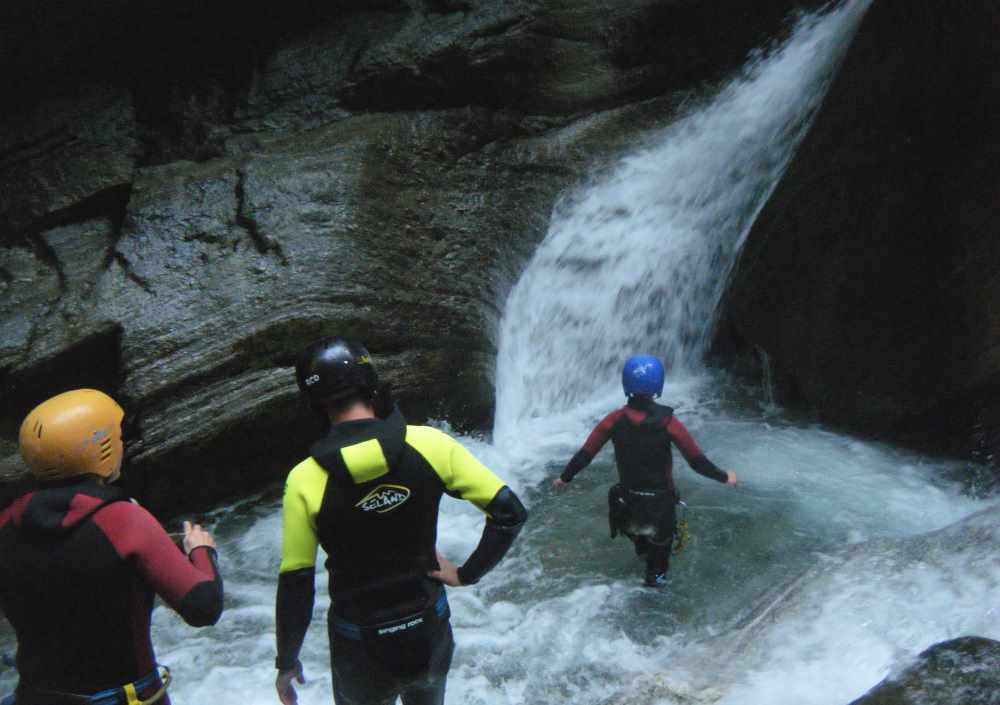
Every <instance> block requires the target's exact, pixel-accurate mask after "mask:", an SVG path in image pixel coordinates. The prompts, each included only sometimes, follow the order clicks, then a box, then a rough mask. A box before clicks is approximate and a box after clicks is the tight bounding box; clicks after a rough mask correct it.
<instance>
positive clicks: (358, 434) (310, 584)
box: [275, 338, 527, 705]
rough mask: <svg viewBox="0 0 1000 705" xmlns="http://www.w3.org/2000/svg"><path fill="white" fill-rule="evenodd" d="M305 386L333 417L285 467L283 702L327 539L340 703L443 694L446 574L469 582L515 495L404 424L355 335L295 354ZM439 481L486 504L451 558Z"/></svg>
mask: <svg viewBox="0 0 1000 705" xmlns="http://www.w3.org/2000/svg"><path fill="white" fill-rule="evenodd" d="M295 374H296V379H297V381H298V384H299V388H300V389H301V391H302V393H303V394H304V395H305V396H306V397H307V398H308V399H309V401H310V403H311V404H312V405H313V407H314V408H315V409H317V410H318V411H320V412H322V413H323V414H324V415H325V416H326V417H327V418H329V421H330V424H331V426H330V429H329V432H328V433H327V435H326V437H325V438H323V439H321V440H320V441H318V442H317V443H315V444H314V445H313V446H312V448H311V450H310V455H309V457H308V458H306V459H305V460H304V461H302V462H301V463H299V464H298V465H296V466H295V468H294V469H292V471H291V472H290V473H289V475H288V480H287V483H286V485H285V493H284V502H283V528H282V532H283V536H282V556H281V567H280V568H279V578H278V596H277V607H276V612H277V647H278V656H277V661H276V666H277V668H278V677H277V681H276V683H275V686H276V688H277V691H278V698H279V699H280V700H281V702H282V703H283V704H284V705H292V704H293V703H296V702H297V695H296V692H295V688H294V686H293V683H292V681H293V680H297V681H298V682H300V683H302V682H304V675H303V672H302V664H301V662H300V661H299V650H300V649H301V647H302V642H303V640H304V638H305V634H306V630H307V628H308V626H309V622H310V618H311V616H312V611H313V599H314V582H315V562H316V550H317V546H318V545H321V546H322V547H323V549H324V550H325V551H326V553H327V555H328V556H329V559H328V560H327V564H326V567H327V570H328V571H329V573H330V596H331V598H332V603H333V604H332V605H331V608H330V611H329V614H328V625H327V628H328V634H329V640H330V651H331V670H332V675H333V699H334V702H336V703H338V705H370V704H378V705H382V704H385V705H390V704H391V703H394V702H395V701H396V698H397V697H400V698H401V699H402V701H403V704H404V705H440V704H441V703H443V702H444V690H445V681H446V679H447V674H448V669H449V668H450V666H451V657H452V652H453V650H454V641H453V640H452V632H451V626H450V623H449V620H448V618H449V608H448V598H447V595H446V592H445V589H444V586H445V585H449V586H452V587H459V586H462V585H472V584H474V583H475V582H477V581H478V580H479V579H480V578H482V577H483V575H485V574H486V573H487V571H489V570H490V569H492V568H493V567H494V566H495V565H496V564H497V563H498V562H499V561H500V559H501V558H503V556H504V554H506V553H507V550H508V549H509V548H510V546H511V544H512V543H513V541H514V538H515V537H516V536H517V534H518V532H519V531H520V530H521V526H522V525H523V524H524V522H525V520H526V519H527V512H526V511H525V509H524V507H523V506H522V504H521V502H520V500H519V499H518V498H517V496H516V495H515V494H514V492H512V491H511V489H510V488H509V487H507V486H506V485H505V484H504V483H503V482H502V481H501V480H500V479H498V478H497V477H496V475H494V474H493V473H492V472H490V471H489V470H488V469H487V468H486V467H485V466H483V465H482V464H481V463H480V462H479V461H478V460H476V458H475V457H473V455H472V454H471V453H470V452H469V451H468V450H466V449H465V448H464V447H463V446H462V445H461V444H460V443H458V442H457V441H455V440H454V439H453V438H451V437H450V436H448V435H447V434H445V433H442V432H441V431H438V430H436V429H434V428H430V427H428V426H410V425H407V423H406V420H405V419H404V418H403V415H402V414H401V413H400V411H399V409H398V408H397V407H396V406H395V404H393V403H392V401H391V398H390V395H389V392H388V389H387V387H385V386H384V385H380V384H379V381H378V376H377V375H376V373H375V368H374V367H373V366H372V362H371V357H370V355H369V354H368V351H367V350H365V348H364V347H363V346H361V345H360V344H358V343H356V342H352V341H348V340H344V339H343V338H332V339H331V338H324V339H322V340H319V341H317V342H315V343H313V344H312V345H310V346H309V347H308V348H306V350H305V351H303V353H302V354H301V355H300V357H299V360H298V363H297V364H296V367H295ZM445 493H448V494H450V495H452V496H455V497H460V498H462V499H465V500H467V501H469V502H472V503H473V504H475V505H476V506H477V507H479V508H480V509H481V510H482V511H483V512H485V513H486V526H485V528H484V529H483V534H482V538H481V539H480V541H479V545H478V546H477V547H476V549H475V551H473V553H472V555H471V556H469V558H468V559H467V560H466V561H465V563H464V564H463V565H462V566H461V567H457V566H455V565H454V564H453V563H451V562H449V561H448V560H446V559H445V558H444V557H443V556H441V555H440V554H438V553H437V551H436V549H435V544H436V540H437V518H438V503H439V502H440V500H441V496H442V495H443V494H445Z"/></svg>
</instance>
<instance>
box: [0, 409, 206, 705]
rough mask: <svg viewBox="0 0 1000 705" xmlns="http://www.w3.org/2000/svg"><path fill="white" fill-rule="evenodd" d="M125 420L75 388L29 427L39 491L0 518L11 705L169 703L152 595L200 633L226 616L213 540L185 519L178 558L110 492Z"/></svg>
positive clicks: (27, 422) (27, 446)
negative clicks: (14, 677) (12, 652)
mask: <svg viewBox="0 0 1000 705" xmlns="http://www.w3.org/2000/svg"><path fill="white" fill-rule="evenodd" d="M124 416H125V413H124V411H123V410H122V408H121V407H120V406H119V405H118V404H117V403H116V402H115V400H114V399H112V398H111V397H109V396H108V395H107V394H104V393H103V392H100V391H97V390H95V389H76V390H73V391H69V392H65V393H63V394H59V395H57V396H55V397H52V398H51V399H49V400H47V401H45V402H43V403H41V404H39V405H38V406H37V407H35V408H34V409H33V410H32V411H31V412H30V413H29V414H28V415H27V417H26V418H25V419H24V422H23V423H22V425H21V431H20V437H19V445H20V450H21V456H22V458H23V459H24V462H25V464H26V465H27V466H28V469H29V470H30V471H31V474H32V476H33V478H34V481H35V482H34V484H35V486H34V488H33V489H31V490H30V491H29V492H27V493H25V494H24V495H22V496H21V497H19V498H18V499H16V500H14V502H13V503H11V504H10V505H9V506H8V507H7V508H5V509H3V510H2V511H0V609H2V611H3V613H4V614H5V615H6V616H7V619H8V620H9V621H10V623H11V624H12V625H13V627H14V631H15V633H16V635H17V660H16V662H17V670H18V675H19V682H18V686H17V689H16V691H15V692H14V694H13V695H12V696H8V698H6V699H4V700H3V701H2V702H3V705H8V703H16V705H69V704H70V703H74V704H79V703H93V704H94V705H138V704H143V705H147V704H150V703H161V704H164V705H165V704H167V703H169V698H168V697H167V695H166V687H167V685H168V684H169V671H168V670H167V669H165V668H163V667H160V666H158V665H157V663H156V657H155V655H154V652H153V646H152V643H151V640H150V629H149V626H150V614H151V612H152V609H153V598H154V596H155V595H159V596H160V597H161V598H163V600H164V601H165V602H166V603H167V604H168V605H170V607H171V608H173V609H174V610H176V611H177V612H178V613H179V614H180V615H181V617H182V618H183V619H184V620H185V621H186V622H187V623H188V624H191V625H193V626H206V625H211V624H214V623H215V622H217V621H218V619H219V616H220V615H221V613H222V594H223V592H222V578H221V576H220V573H219V569H218V566H217V556H216V549H215V541H214V540H213V538H212V536H211V535H210V534H209V533H208V532H207V531H205V530H203V529H202V528H201V527H200V526H198V525H194V526H192V525H191V523H190V522H184V541H183V544H184V552H181V550H179V549H178V547H177V546H176V545H175V544H174V542H173V540H172V539H171V538H170V536H169V535H168V534H167V532H166V531H164V529H163V527H162V526H161V525H160V523H159V522H158V521H157V520H156V519H155V518H154V517H153V516H152V515H151V514H150V513H149V512H148V511H146V510H145V509H143V508H142V507H141V506H139V504H137V503H136V502H135V500H131V499H130V498H129V497H128V495H126V494H125V493H124V492H123V491H122V490H121V489H119V488H117V487H114V486H112V485H111V484H110V483H111V482H113V481H114V480H116V479H117V478H118V477H119V475H120V473H121V464H122V456H123V453H124V444H123V442H122V420H123V418H124ZM185 554H186V555H185Z"/></svg>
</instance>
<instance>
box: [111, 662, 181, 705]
mask: <svg viewBox="0 0 1000 705" xmlns="http://www.w3.org/2000/svg"><path fill="white" fill-rule="evenodd" d="M157 670H158V671H159V672H160V682H161V683H163V685H161V686H160V689H159V690H158V691H156V692H155V693H153V695H152V696H151V697H150V698H149V699H148V700H140V699H139V693H138V692H136V689H135V683H128V684H126V685H123V686H122V690H124V691H125V702H126V703H127V705H153V703H155V702H158V701H160V700H162V699H163V696H164V695H166V694H167V688H169V687H170V680H171V678H170V669H169V668H167V667H166V666H157Z"/></svg>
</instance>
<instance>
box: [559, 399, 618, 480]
mask: <svg viewBox="0 0 1000 705" xmlns="http://www.w3.org/2000/svg"><path fill="white" fill-rule="evenodd" d="M621 413H622V412H621V410H618V411H614V412H612V413H610V414H608V415H607V416H605V417H604V418H603V419H602V420H601V422H600V423H599V424H597V426H595V427H594V430H593V431H591V432H590V435H589V436H587V440H586V441H585V442H584V444H583V447H582V448H580V450H578V451H577V452H576V454H575V455H574V456H573V457H572V458H570V461H569V462H568V463H566V467H565V468H563V471H562V473H561V474H560V475H559V477H558V478H557V479H556V480H554V481H553V482H552V486H553V487H555V488H556V489H557V490H558V489H561V488H562V487H563V486H565V485H566V484H568V483H569V482H572V480H573V478H574V477H576V476H577V474H579V472H580V471H581V470H583V469H584V468H585V467H587V466H588V465H590V462H591V461H592V460H593V459H594V456H595V455H597V454H598V453H599V452H600V450H601V448H603V447H604V444H605V443H607V442H608V439H609V438H611V429H612V428H614V426H615V423H617V421H618V417H619V416H621Z"/></svg>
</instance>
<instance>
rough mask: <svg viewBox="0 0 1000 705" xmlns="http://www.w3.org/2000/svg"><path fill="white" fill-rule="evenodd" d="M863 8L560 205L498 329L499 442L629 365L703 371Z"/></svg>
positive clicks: (768, 61)
mask: <svg viewBox="0 0 1000 705" xmlns="http://www.w3.org/2000/svg"><path fill="white" fill-rule="evenodd" d="M868 4H869V3H868V0H850V1H849V2H847V3H845V4H844V5H842V6H841V7H840V8H839V9H837V10H836V11H833V12H830V13H828V14H824V15H815V16H808V17H805V18H803V19H801V20H800V21H799V23H798V26H797V27H796V28H795V30H794V32H793V33H792V37H791V39H790V40H789V41H787V42H786V43H785V44H784V45H782V46H780V47H777V48H774V49H773V50H771V51H769V52H760V53H759V54H758V55H756V56H754V57H753V58H752V60H751V61H750V63H749V64H748V65H747V67H746V68H745V69H744V70H743V72H741V74H740V75H739V76H737V77H736V78H735V79H733V80H732V81H730V82H729V83H728V84H727V85H725V86H723V87H722V88H721V89H720V90H719V91H718V92H717V94H715V95H714V97H712V98H710V99H708V100H706V101H704V102H703V103H702V104H701V105H699V106H697V107H695V108H689V109H688V112H687V113H686V114H685V115H684V116H683V117H681V118H680V119H678V120H676V121H675V122H674V123H673V124H671V125H670V126H669V127H667V128H665V129H664V130H663V132H662V134H660V135H659V136H658V138H656V139H655V140H653V146H650V147H647V148H645V149H642V150H641V151H638V152H637V153H635V154H632V155H630V156H628V157H625V158H624V159H622V161H621V163H620V165H619V166H618V167H617V169H616V170H615V171H614V173H612V174H611V175H610V176H609V177H607V178H605V179H603V180H601V181H600V182H599V183H594V184H591V185H589V186H588V187H585V188H582V189H581V190H579V191H578V192H576V193H574V194H572V195H570V196H568V197H566V198H565V199H563V200H562V201H561V202H560V203H559V204H558V205H557V207H556V208H555V209H554V213H553V215H552V220H551V224H550V227H549V232H548V234H547V236H546V238H545V239H544V241H543V242H542V244H541V245H540V246H539V248H538V250H537V252H536V253H535V255H534V256H533V258H532V259H531V261H530V262H529V263H528V265H527V268H526V269H525V271H524V273H523V275H522V276H521V278H520V280H519V281H518V282H517V284H516V285H515V287H514V288H513V290H512V291H511V294H510V297H509V299H508V301H507V306H506V309H505V313H504V316H503V319H502V321H501V327H500V336H499V354H498V359H497V414H496V418H497V423H496V429H495V431H496V435H497V438H498V440H499V441H500V442H503V439H504V438H512V437H515V436H516V433H517V432H516V429H517V427H518V425H519V424H520V423H521V422H522V421H524V420H527V419H531V418H538V417H545V416H550V415H552V414H554V413H560V412H562V411H565V410H566V409H568V408H570V407H572V406H574V405H578V404H580V403H582V402H585V401H586V400H588V399H590V398H594V397H597V396H601V395H602V394H603V395H606V394H607V393H609V392H610V391H611V390H613V389H614V388H616V384H615V381H614V380H615V378H616V375H617V374H618V372H619V370H620V368H621V364H622V362H623V361H624V360H625V358H626V357H627V356H629V355H631V354H637V353H647V354H654V355H658V356H660V357H661V358H662V359H664V361H665V363H666V365H667V369H668V374H671V375H674V376H677V375H682V374H684V373H685V372H690V371H692V370H697V369H698V367H699V366H700V360H701V357H702V354H703V353H704V351H705V348H706V345H707V344H708V342H709V339H710V336H711V332H712V322H713V318H714V315H715V310H716V306H717V304H718V301H719V298H720V296H721V294H722V291H723V288H724V285H725V282H726V279H727V277H728V275H729V272H730V269H731V267H732V265H733V263H734V261H735V258H736V255H737V252H738V251H739V247H740V245H741V244H742V241H743V239H744V238H745V236H746V233H747V231H748V230H749V228H750V226H751V224H752V223H753V220H754V218H755V217H756V215H757V213H758V212H759V210H760V208H761V207H762V206H763V204H764V202H765V201H766V200H767V197H768V196H769V194H770V193H771V191H772V190H773V189H774V187H775V185H776V184H777V182H778V180H779V179H780V177H781V175H782V173H783V172H784V170H785V168H786V166H787V165H788V162H789V160H790V159H791V157H792V155H793V154H794V152H795V149H796V147H797V146H798V144H799V142H800V141H801V139H802V137H803V136H804V134H805V132H806V130H807V129H808V127H809V124H810V122H811V118H812V116H813V115H814V114H815V112H816V109H817V107H818V106H819V104H820V101H821V100H822V98H823V95H824V94H825V92H826V90H827V88H828V86H829V83H830V81H831V78H832V76H833V75H834V73H835V69H836V67H837V66H838V64H839V60H840V58H841V57H842V56H843V53H844V51H845V49H846V48H847V46H848V45H849V43H850V40H851V38H852V37H853V33H854V31H855V29H856V26H857V23H858V21H859V18H860V17H861V16H862V14H863V13H864V11H865V9H866V8H867V6H868ZM595 385H596V386H595Z"/></svg>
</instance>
